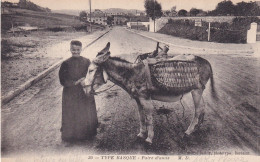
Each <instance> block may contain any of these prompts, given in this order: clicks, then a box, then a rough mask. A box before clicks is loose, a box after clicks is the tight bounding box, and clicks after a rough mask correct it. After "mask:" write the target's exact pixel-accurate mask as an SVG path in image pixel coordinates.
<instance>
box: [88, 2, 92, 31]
mask: <svg viewBox="0 0 260 162" xmlns="http://www.w3.org/2000/svg"><path fill="white" fill-rule="evenodd" d="M89 21H90V32H92V26H91V23H92V22H91V0H89Z"/></svg>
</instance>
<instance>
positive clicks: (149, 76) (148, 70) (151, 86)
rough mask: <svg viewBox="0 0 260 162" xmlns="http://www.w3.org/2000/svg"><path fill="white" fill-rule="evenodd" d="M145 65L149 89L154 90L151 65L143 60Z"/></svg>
mask: <svg viewBox="0 0 260 162" xmlns="http://www.w3.org/2000/svg"><path fill="white" fill-rule="evenodd" d="M143 64H144V69H145V75H146V79H147V87H148V89H154V86H153V83H152V80H151V73H150V68H149V64H148V61H147V59H145V60H143Z"/></svg>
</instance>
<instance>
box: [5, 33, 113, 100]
mask: <svg viewBox="0 0 260 162" xmlns="http://www.w3.org/2000/svg"><path fill="white" fill-rule="evenodd" d="M110 30H111V29H109V30H108V31H106V32H105V33H103V34H101V35H100V36H99V37H97V38H96V39H94V40H93V41H92V42H90V43H89V44H88V45H86V46H85V47H84V48H83V49H86V48H87V47H89V46H90V45H92V44H93V43H95V42H96V41H97V40H99V39H100V38H101V37H103V36H104V35H106V34H107V33H108V32H110ZM66 59H67V58H64V59H62V60H60V61H58V62H57V63H55V64H54V65H52V66H51V67H49V68H48V69H46V70H44V71H43V72H41V73H39V74H38V75H37V76H35V77H33V78H31V79H29V80H28V81H26V82H25V83H23V84H22V85H20V86H18V87H17V88H15V90H12V91H10V92H8V93H7V95H5V96H3V97H2V100H1V103H2V105H4V104H6V103H8V102H9V101H11V100H12V99H13V98H15V97H16V96H18V95H19V94H21V93H22V92H23V91H25V90H26V89H28V88H29V87H31V86H32V85H33V84H35V83H37V82H38V81H39V80H41V79H42V78H44V77H45V76H47V75H48V74H49V73H50V72H52V71H53V70H55V69H56V68H58V67H59V66H60V65H61V63H62V62H63V61H65V60H66Z"/></svg>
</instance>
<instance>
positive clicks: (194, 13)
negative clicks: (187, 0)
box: [190, 8, 203, 16]
mask: <svg viewBox="0 0 260 162" xmlns="http://www.w3.org/2000/svg"><path fill="white" fill-rule="evenodd" d="M201 12H203V11H202V10H200V9H196V8H192V9H190V16H197V15H198V14H199V13H201Z"/></svg>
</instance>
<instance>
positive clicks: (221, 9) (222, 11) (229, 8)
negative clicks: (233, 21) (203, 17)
mask: <svg viewBox="0 0 260 162" xmlns="http://www.w3.org/2000/svg"><path fill="white" fill-rule="evenodd" d="M234 10H235V6H234V4H233V3H232V2H231V1H229V0H228V1H227V0H224V1H222V2H219V3H218V5H217V7H216V9H215V11H214V12H215V14H217V15H222V16H227V15H233V14H234Z"/></svg>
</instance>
